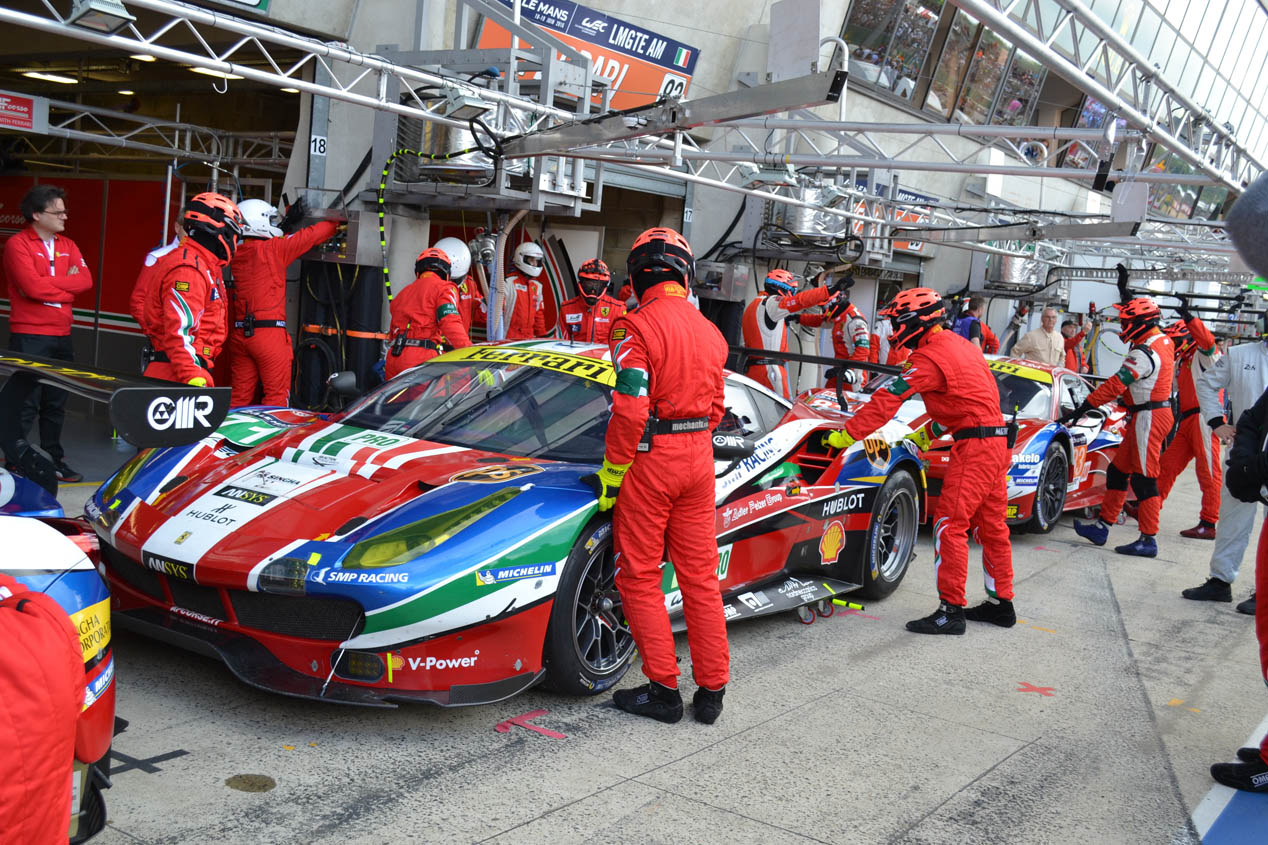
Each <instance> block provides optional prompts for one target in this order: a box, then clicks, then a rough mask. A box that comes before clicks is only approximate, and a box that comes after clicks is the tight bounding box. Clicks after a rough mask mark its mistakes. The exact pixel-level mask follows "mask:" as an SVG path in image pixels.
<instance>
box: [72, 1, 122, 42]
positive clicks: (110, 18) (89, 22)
mask: <svg viewBox="0 0 1268 845" xmlns="http://www.w3.org/2000/svg"><path fill="white" fill-rule="evenodd" d="M135 21H136V18H134V17H132V15H130V14H128V10H127V9H125V8H123V4H122V3H120V2H119V0H74V2H73V3H72V4H71V8H70V17H68V18H67V19H66V22H67V23H69V24H73V25H74V26H80V27H83V28H84V29H91V30H93V31H94V32H104V33H106V34H107V35H113V34H114V33H116V32H118V31H119V30H121V29H123V28H124V27H125V26H127V25H128V24H130V23H134V22H135Z"/></svg>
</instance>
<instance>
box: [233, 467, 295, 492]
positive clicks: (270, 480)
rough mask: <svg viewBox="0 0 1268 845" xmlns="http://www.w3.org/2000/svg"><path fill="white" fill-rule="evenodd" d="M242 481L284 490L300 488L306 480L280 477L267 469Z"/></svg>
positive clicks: (256, 472) (258, 471)
mask: <svg viewBox="0 0 1268 845" xmlns="http://www.w3.org/2000/svg"><path fill="white" fill-rule="evenodd" d="M242 480H243V481H255V482H259V483H260V484H272V485H275V486H278V487H282V488H290V487H298V486H299V485H300V484H302V483H304V480H303V479H301V478H290V477H288V476H285V475H278V474H277V473H274V472H269V471H268V470H266V469H257V470H256V471H255V472H253V473H251V474H250V475H248V476H246V477H245V478H244V479H242Z"/></svg>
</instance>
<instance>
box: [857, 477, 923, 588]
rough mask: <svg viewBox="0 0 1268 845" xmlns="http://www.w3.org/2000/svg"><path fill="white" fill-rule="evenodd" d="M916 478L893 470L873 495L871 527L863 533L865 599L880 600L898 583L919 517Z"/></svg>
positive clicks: (905, 568)
mask: <svg viewBox="0 0 1268 845" xmlns="http://www.w3.org/2000/svg"><path fill="white" fill-rule="evenodd" d="M918 503H919V494H918V491H917V489H916V480H915V479H914V478H912V477H911V473H909V472H907V470H903V469H900V470H897V471H895V472H894V474H893V475H891V476H890V477H889V478H887V479H885V484H884V485H883V486H882V487H881V490H880V492H879V493H878V494H877V495H876V504H875V506H874V507H873V508H872V527H871V528H870V529H868V532H867V544H866V546H865V550H866V554H867V562H866V566H864V568H863V589H861V590H859V595H860V596H862V597H863V598H865V599H881V598H884V597H885V596H887V595H889V594H890V593H892V592H894V590H896V589H898V585H899V584H900V583H902V580H903V576H905V575H906V574H907V564H908V563H910V561H911V553H912V549H914V548H915V546H916V528H917V521H918V519H919V517H920V506H919V504H918Z"/></svg>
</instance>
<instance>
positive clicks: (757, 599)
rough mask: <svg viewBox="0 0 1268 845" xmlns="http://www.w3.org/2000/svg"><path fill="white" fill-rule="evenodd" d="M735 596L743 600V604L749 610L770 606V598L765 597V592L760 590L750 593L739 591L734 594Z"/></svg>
mask: <svg viewBox="0 0 1268 845" xmlns="http://www.w3.org/2000/svg"><path fill="white" fill-rule="evenodd" d="M736 598H738V599H739V600H740V601H742V602H744V605H745V606H746V607H747V608H748V609H749V610H761V609H762V608H765V607H770V606H771V600H770V599H768V598H766V594H765V593H763V592H762V591H761V590H756V591H754V592H751V593H740V594H739V595H738V596H736Z"/></svg>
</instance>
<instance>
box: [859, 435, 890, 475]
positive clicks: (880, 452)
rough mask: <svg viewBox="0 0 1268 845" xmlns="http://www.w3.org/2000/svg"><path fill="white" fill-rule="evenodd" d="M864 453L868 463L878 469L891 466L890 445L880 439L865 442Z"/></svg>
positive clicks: (870, 439) (869, 439) (868, 439)
mask: <svg viewBox="0 0 1268 845" xmlns="http://www.w3.org/2000/svg"><path fill="white" fill-rule="evenodd" d="M863 453H864V454H865V455H867V462H868V463H869V464H871V465H872V466H873V467H875V468H876V469H885V467H887V466H889V444H888V443H886V442H885V441H884V440H882V439H881V438H879V437H868V438H866V439H865V440H864V441H863Z"/></svg>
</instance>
